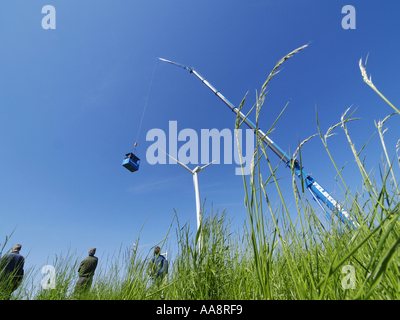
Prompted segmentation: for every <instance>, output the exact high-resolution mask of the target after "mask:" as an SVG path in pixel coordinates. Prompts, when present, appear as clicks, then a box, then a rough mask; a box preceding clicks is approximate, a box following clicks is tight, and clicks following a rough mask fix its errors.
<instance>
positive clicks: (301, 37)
mask: <svg viewBox="0 0 400 320" xmlns="http://www.w3.org/2000/svg"><path fill="white" fill-rule="evenodd" d="M47 4H50V5H53V6H54V8H55V9H56V29H55V30H51V29H49V30H44V29H43V28H42V25H41V21H42V18H43V17H44V16H45V14H42V13H41V10H42V7H43V6H45V5H47ZM347 4H351V5H353V6H354V7H355V9H356V29H355V30H351V29H349V30H344V29H343V28H342V25H341V21H342V19H343V17H344V16H345V14H342V12H341V11H342V7H343V6H345V5H347ZM399 15H400V8H399V4H398V1H394V0H391V1H381V2H378V1H356V0H353V1H351V2H348V1H307V0H304V1H294V0H293V1H268V0H262V1H259V0H257V1H256V0H254V1H244V0H240V1H239V0H229V1H228V0H218V1H210V0H202V1H158V0H157V1H117V0H115V1H100V0H98V1H89V0H85V1H80V2H79V3H78V2H71V1H57V0H52V1H47V2H43V1H38V0H34V1H27V0H25V1H18V2H10V1H8V2H7V3H5V2H4V3H2V4H0V37H1V42H2V47H1V50H0V88H1V94H0V151H1V157H0V168H1V171H0V199H1V200H0V214H1V223H0V237H1V238H0V242H1V243H3V240H4V238H5V236H6V235H8V234H10V233H11V231H12V230H13V229H14V228H15V227H16V230H15V232H14V234H13V236H12V238H11V240H10V243H9V246H8V247H7V249H9V247H10V246H11V245H13V244H16V243H21V244H22V246H23V248H22V251H21V253H22V254H25V255H26V254H27V253H28V252H29V259H27V262H26V265H27V267H29V266H35V267H36V268H39V267H40V266H42V265H44V264H46V262H47V260H50V261H51V260H53V258H54V257H55V255H56V254H60V253H62V252H66V251H68V249H72V250H76V252H77V253H78V254H81V253H82V254H83V255H84V256H85V255H86V254H87V250H88V249H89V248H91V247H93V246H96V247H97V248H98V249H97V250H98V251H97V254H96V255H97V256H99V257H101V256H104V257H106V256H107V254H109V253H113V252H115V251H118V250H119V248H120V247H121V245H122V248H127V247H129V246H130V245H131V244H132V243H133V242H134V241H135V240H136V238H137V237H138V235H139V230H140V228H141V227H142V225H143V223H144V222H145V220H146V218H147V217H148V219H147V222H146V224H145V226H144V227H143V230H142V233H141V235H140V236H141V238H140V245H142V246H143V247H142V248H143V249H144V250H148V249H150V247H151V246H153V245H154V244H155V243H157V242H158V241H160V240H161V239H162V238H163V236H164V235H165V234H166V232H167V230H168V228H169V225H170V223H171V221H172V219H173V216H174V209H176V210H178V218H179V220H180V222H181V223H184V222H187V221H189V222H190V225H191V227H192V229H193V230H194V229H195V227H196V216H195V197H194V189H193V182H192V177H191V176H190V175H189V173H188V172H187V171H185V170H183V169H182V168H181V167H180V166H178V165H168V164H166V165H160V164H156V165H150V164H149V163H147V161H146V150H147V149H148V148H149V146H150V145H152V144H153V142H152V141H146V134H147V132H148V131H149V130H151V129H154V128H160V129H163V130H164V131H165V132H166V133H168V124H169V121H173V120H174V121H177V125H178V132H179V131H180V130H182V129H185V128H191V129H194V130H196V132H197V133H198V135H199V136H200V130H201V129H212V128H217V129H218V130H222V129H224V128H228V129H233V127H234V122H235V117H234V114H233V113H232V112H231V111H230V110H229V109H228V107H227V106H225V105H224V104H223V103H222V101H220V100H219V99H218V98H217V97H216V96H215V95H214V94H213V93H212V92H211V91H210V90H209V89H207V88H206V87H205V86H204V85H203V84H202V83H201V82H200V81H199V80H198V79H197V78H196V77H195V76H194V75H192V74H190V73H188V72H187V71H185V70H183V69H181V68H178V67H175V66H172V65H170V64H167V63H164V62H161V61H159V60H157V57H162V58H166V59H170V60H173V61H176V62H179V63H182V64H185V65H189V66H193V67H195V68H196V69H197V70H198V71H199V72H200V73H201V74H202V75H203V76H204V77H205V78H206V79H208V80H209V81H210V82H211V83H212V84H213V85H214V86H215V87H216V88H217V89H219V90H220V91H221V92H222V93H223V94H224V95H225V96H226V97H227V98H228V99H229V100H230V101H231V102H232V103H234V104H236V105H239V103H240V101H241V100H242V98H243V97H244V95H245V93H246V92H247V91H249V95H248V99H247V103H246V105H245V107H244V110H245V111H248V110H249V108H250V107H251V106H252V104H253V103H254V101H255V99H254V97H255V90H259V88H260V87H261V85H262V83H263V82H264V81H265V79H266V78H267V76H268V74H269V72H270V71H271V69H272V68H273V67H274V66H275V64H276V62H277V61H278V60H279V59H280V58H282V57H283V56H284V55H286V54H287V53H289V52H290V51H292V50H294V49H296V48H298V47H300V46H302V45H304V44H310V45H309V47H308V48H307V49H305V50H303V51H302V52H300V53H298V54H297V55H295V56H294V57H293V58H291V59H290V60H288V61H286V62H285V63H284V65H283V69H282V71H281V73H280V74H279V75H278V76H277V77H275V78H274V79H273V80H272V81H271V83H270V86H269V93H268V95H267V99H266V102H265V106H264V108H263V111H262V114H261V117H260V124H261V127H262V128H264V129H265V130H266V129H268V128H269V126H270V125H271V124H272V123H273V121H274V120H275V118H276V117H277V115H278V114H279V113H280V111H281V110H282V108H283V107H284V105H285V104H286V103H287V101H288V100H289V99H291V102H290V104H289V107H288V109H287V110H286V112H285V113H284V115H283V116H282V118H281V119H280V121H279V122H278V124H277V125H276V128H275V131H274V132H273V133H272V135H271V138H272V139H273V140H274V141H275V142H276V143H277V144H278V145H279V146H280V147H281V148H282V149H284V150H285V151H289V149H290V150H292V151H293V150H294V149H295V148H296V147H297V143H298V139H300V140H303V139H305V138H307V137H309V136H310V135H312V134H314V133H316V132H317V126H316V114H315V105H317V107H318V113H319V120H320V125H321V128H322V130H323V132H325V131H326V130H327V129H328V128H329V127H330V126H332V125H334V124H336V123H337V122H339V120H340V116H341V115H342V114H343V112H344V111H345V110H346V109H347V108H348V107H350V106H353V108H356V107H358V109H357V111H356V113H355V116H357V117H360V118H361V120H360V121H358V122H356V123H352V124H351V125H350V126H349V128H350V133H351V135H352V138H353V140H354V142H355V144H356V147H358V148H360V147H361V146H362V145H363V144H364V143H365V142H367V141H368V139H369V138H370V137H371V135H372V134H373V133H374V132H376V128H375V125H374V120H376V121H378V120H382V119H383V118H384V117H385V116H386V115H388V114H390V113H391V112H392V109H391V108H390V107H389V106H388V105H387V104H386V103H385V102H384V101H383V100H382V99H381V98H380V97H379V96H378V95H377V94H376V93H375V92H373V91H372V90H371V89H370V88H369V87H368V86H367V85H366V84H365V83H364V82H363V80H362V77H361V73H360V70H359V67H358V61H359V59H360V58H363V59H365V57H366V55H367V54H368V53H369V60H368V68H367V71H368V73H369V74H372V80H373V82H374V84H375V85H376V86H377V87H378V88H379V89H380V90H381V91H382V92H383V93H384V94H385V95H386V96H387V98H388V99H389V100H391V102H392V103H393V104H395V105H397V106H398V107H399V106H400V100H399V97H398V88H399V73H398V71H399V69H400V60H399V59H398V52H399V34H400V25H399V19H398V18H399ZM154 67H155V72H154V78H153V82H152V86H151V91H150V95H149V97H148V103H147V110H146V113H145V116H144V119H143V123H142V127H141V131H140V134H139V139H138V141H137V142H138V147H137V151H138V154H139V156H140V157H141V159H142V163H141V167H140V170H139V171H138V172H136V173H130V172H129V171H128V170H126V169H125V168H123V167H122V165H121V163H122V159H123V156H124V154H125V153H126V152H128V151H130V150H131V149H132V148H133V144H134V142H135V140H136V136H137V134H138V128H139V124H140V120H141V117H142V112H143V108H144V106H145V102H146V97H147V93H148V90H149V86H150V82H151V79H152V75H153V70H154ZM252 120H254V116H253V118H252ZM398 123H399V119H398V117H392V118H391V119H390V120H389V121H388V122H387V127H389V130H388V132H387V133H386V142H387V147H388V151H389V154H390V156H391V157H395V155H396V153H395V146H396V143H397V141H398V140H399V138H400V135H399V130H398V129H396V128H397V126H396V125H397V124H398ZM336 132H337V133H338V134H337V136H335V137H332V138H330V140H329V147H330V151H331V153H332V155H333V156H334V158H335V160H336V161H337V163H338V165H339V166H342V165H344V164H345V163H346V162H347V165H346V168H345V170H344V171H343V175H344V177H345V179H346V180H347V181H348V184H349V185H350V187H351V189H352V191H353V192H355V190H356V189H357V187H360V185H359V184H360V182H361V178H360V175H359V173H358V171H357V169H356V167H355V164H354V158H353V156H352V154H351V151H350V148H349V145H348V143H347V141H346V138H345V135H344V133H343V131H341V130H340V129H337V130H336ZM183 144H184V142H179V143H178V148H179V147H180V146H182V145H183ZM199 152H200V151H199ZM381 152H382V148H381V147H380V145H379V139H378V135H377V134H376V135H375V137H374V138H373V140H372V141H371V143H370V145H369V147H368V148H366V149H365V150H364V153H366V154H367V162H366V164H367V168H368V169H369V170H378V169H379V162H380V156H381ZM199 155H200V154H199ZM270 155H271V158H274V157H275V156H274V154H272V153H270ZM302 156H303V165H304V167H305V169H306V170H307V171H308V172H309V173H312V175H313V177H314V178H315V179H316V180H317V181H318V182H319V183H320V184H321V185H322V186H323V187H324V188H325V189H327V190H328V191H329V192H332V193H334V192H335V194H334V197H335V198H339V197H340V196H342V195H341V193H340V189H339V187H338V186H337V185H336V182H335V176H336V172H335V169H334V167H333V165H332V164H331V162H330V160H329V157H328V155H327V154H326V152H325V150H324V148H323V146H322V143H321V141H320V140H319V138H318V137H316V138H314V139H313V140H311V141H310V142H308V143H307V144H306V145H305V147H304V148H303V151H302ZM188 166H189V167H191V168H194V167H195V166H196V164H190V163H189V164H188ZM236 167H237V165H236V164H232V165H227V164H219V165H211V166H210V167H209V168H207V169H206V170H205V171H203V172H201V173H200V174H199V180H200V193H201V198H202V199H204V198H205V197H207V203H206V209H207V210H208V212H210V210H211V203H212V204H213V207H214V210H216V209H217V208H220V210H222V209H224V208H226V209H227V211H228V213H229V215H230V216H231V217H232V218H233V219H234V223H235V227H236V228H238V229H240V228H241V226H242V224H243V221H244V219H245V218H246V212H245V208H244V205H243V197H244V193H243V182H242V177H241V176H236V175H235V174H234V172H235V168H236ZM396 169H398V167H397V168H396ZM265 170H267V167H265ZM277 175H278V176H279V177H285V176H286V178H285V179H283V180H281V182H282V185H281V186H282V188H283V189H284V190H285V192H286V191H287V197H288V198H287V199H288V200H287V201H288V202H289V203H290V202H291V201H293V199H292V200H291V198H290V197H292V191H291V189H290V185H291V179H290V178H289V176H288V175H289V171H288V170H287V169H285V168H284V167H283V166H282V167H281V168H280V169H279V170H278V173H277ZM378 177H379V176H378V172H377V178H378ZM267 191H268V192H270V195H271V197H272V199H274V197H275V194H276V192H275V187H274V186H272V185H271V186H268V190H267ZM315 207H317V205H316V204H315ZM175 227H176V224H174V225H173V227H172V232H173V231H175ZM172 238H173V239H175V235H173V236H172V237H171V239H172ZM170 250H171V251H172V252H175V253H176V247H174V241H173V240H171V242H170Z"/></svg>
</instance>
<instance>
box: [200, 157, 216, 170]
mask: <svg viewBox="0 0 400 320" xmlns="http://www.w3.org/2000/svg"><path fill="white" fill-rule="evenodd" d="M215 161H217V159H215V160H214V161H212V162H210V163H209V164H206V165H205V166H203V167H201V168H200V169H199V171H197V172H200V171H201V170H203V169H205V168H207V167H208V166H209V165H210V164H213V163H214V162H215Z"/></svg>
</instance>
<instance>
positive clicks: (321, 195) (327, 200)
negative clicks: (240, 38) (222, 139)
mask: <svg viewBox="0 0 400 320" xmlns="http://www.w3.org/2000/svg"><path fill="white" fill-rule="evenodd" d="M159 59H160V60H162V61H165V62H168V63H171V64H174V65H177V66H179V67H181V68H184V69H186V70H188V71H189V72H190V73H193V74H194V75H196V76H197V77H198V78H199V79H200V80H201V82H203V83H204V84H205V85H206V86H207V87H208V88H209V89H210V90H211V91H213V92H214V93H215V95H216V96H217V97H218V98H220V99H221V100H222V101H223V102H224V103H225V104H226V105H227V106H228V107H229V108H230V109H231V110H232V111H233V112H234V113H235V114H236V115H238V116H239V117H240V118H241V119H242V120H243V122H244V123H246V124H247V125H248V126H249V128H251V129H252V130H253V131H254V133H255V134H257V135H258V136H259V138H260V139H262V141H263V142H264V143H265V144H266V145H267V147H269V148H270V149H271V150H272V151H273V152H274V153H275V154H276V155H277V156H278V157H279V158H280V159H281V160H282V161H284V162H285V164H286V166H288V167H291V166H292V165H293V168H294V171H295V173H296V175H297V176H298V177H299V178H300V179H301V180H302V181H304V183H305V185H306V187H307V189H308V190H309V191H310V193H311V194H312V196H313V198H314V200H316V201H317V202H318V204H319V205H320V206H321V208H322V210H324V211H325V212H326V213H327V215H328V218H329V217H330V215H329V213H328V212H327V211H326V209H325V208H324V206H325V207H328V208H329V209H330V210H331V211H332V212H333V213H334V214H336V215H337V216H338V218H339V219H340V220H341V221H342V222H343V223H344V224H346V225H347V226H349V227H350V226H351V227H353V229H355V230H356V229H357V226H358V224H357V223H356V222H354V221H353V220H352V219H351V218H350V215H349V214H348V213H347V212H346V211H344V210H343V208H342V207H341V206H340V205H339V204H338V203H337V201H336V200H334V199H333V198H332V197H331V196H330V195H329V193H328V192H326V191H325V190H324V189H323V188H322V187H321V185H320V184H319V183H317V182H316V181H315V180H314V179H313V178H311V176H310V175H309V174H308V173H307V172H305V171H304V170H303V168H302V167H300V165H299V162H298V161H297V160H291V159H290V158H289V157H288V156H287V155H286V153H285V152H284V151H283V150H282V149H281V148H280V147H279V146H278V145H277V144H276V143H274V142H273V141H272V140H271V139H270V138H269V137H268V136H267V135H266V134H265V133H264V132H262V131H261V130H260V129H258V128H257V126H256V125H254V123H253V122H251V121H250V120H249V119H247V117H246V116H245V115H244V114H243V113H242V112H240V111H239V109H238V108H236V107H235V106H234V105H233V104H232V103H231V102H230V101H229V100H228V99H226V98H225V97H224V96H223V95H222V94H221V93H220V92H219V91H218V90H217V89H215V88H214V87H213V86H212V85H211V84H210V83H209V82H208V81H207V80H206V79H204V78H203V77H202V76H201V75H200V74H199V73H198V72H197V71H196V70H195V69H194V68H192V67H187V66H185V65H182V64H179V63H176V62H173V61H169V60H165V59H161V58H159Z"/></svg>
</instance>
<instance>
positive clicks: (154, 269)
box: [147, 246, 168, 284]
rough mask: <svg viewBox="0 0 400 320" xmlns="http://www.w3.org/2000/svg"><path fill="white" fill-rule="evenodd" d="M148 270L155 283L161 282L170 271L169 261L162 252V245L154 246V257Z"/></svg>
mask: <svg viewBox="0 0 400 320" xmlns="http://www.w3.org/2000/svg"><path fill="white" fill-rule="evenodd" d="M147 271H148V273H149V274H150V276H151V277H152V279H153V280H154V282H155V283H157V284H160V283H161V281H162V279H163V277H164V276H165V275H166V274H167V272H168V261H167V259H165V257H164V256H163V255H161V254H160V247H158V246H157V247H155V248H154V257H152V258H151V261H150V264H149V266H148V267H147Z"/></svg>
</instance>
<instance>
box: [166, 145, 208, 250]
mask: <svg viewBox="0 0 400 320" xmlns="http://www.w3.org/2000/svg"><path fill="white" fill-rule="evenodd" d="M160 150H161V149H160ZM161 151H162V152H164V153H165V154H166V155H167V156H168V157H170V158H171V159H172V160H174V161H176V162H177V163H179V164H180V165H181V166H182V167H183V168H185V169H186V170H187V171H189V172H190V173H191V174H192V175H193V184H194V193H195V196H196V217H197V231H199V228H200V215H201V203H200V189H199V179H198V177H197V174H198V173H199V172H200V171H202V170H204V169H205V168H207V167H208V166H209V165H210V164H212V163H214V162H215V161H216V160H213V161H212V162H210V163H209V164H206V165H205V166H203V167H200V166H197V167H196V168H194V169H193V170H190V169H189V167H188V166H187V165H185V164H184V163H182V162H180V161H178V160H176V159H175V158H174V157H171V156H170V155H169V154H168V153H166V152H165V151H163V150H161ZM201 242H202V238H201V234H200V237H199V249H201Z"/></svg>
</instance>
